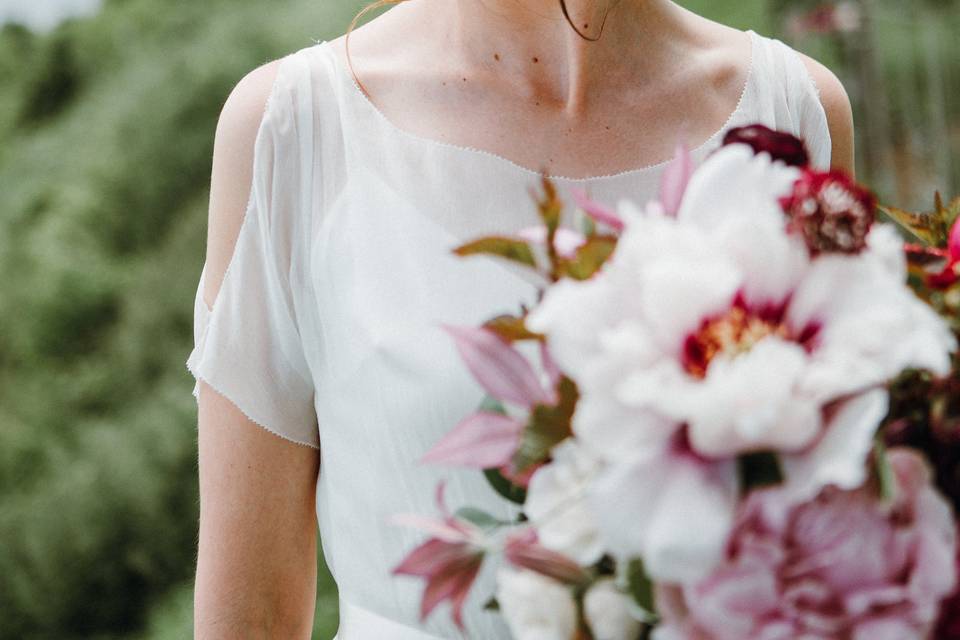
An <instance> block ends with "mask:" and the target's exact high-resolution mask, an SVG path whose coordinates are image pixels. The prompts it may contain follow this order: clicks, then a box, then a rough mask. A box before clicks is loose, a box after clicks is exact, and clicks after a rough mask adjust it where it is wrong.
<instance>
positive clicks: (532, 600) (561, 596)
mask: <svg viewBox="0 0 960 640" xmlns="http://www.w3.org/2000/svg"><path fill="white" fill-rule="evenodd" d="M496 597H497V602H498V603H499V605H500V612H501V613H502V614H503V617H504V619H505V620H506V622H507V626H509V627H510V633H511V635H512V636H513V638H514V640H573V638H574V637H575V634H576V632H577V605H576V602H574V600H573V594H572V592H571V590H570V587H568V586H566V585H564V584H562V583H560V582H557V581H556V580H553V579H552V578H548V577H546V576H544V575H541V574H539V573H536V572H535V571H529V570H527V569H512V568H510V567H507V566H503V567H500V568H499V569H498V570H497V594H496Z"/></svg>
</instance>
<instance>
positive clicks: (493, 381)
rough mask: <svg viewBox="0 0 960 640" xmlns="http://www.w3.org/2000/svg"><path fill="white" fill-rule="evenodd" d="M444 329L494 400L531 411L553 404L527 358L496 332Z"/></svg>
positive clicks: (460, 327) (482, 329) (462, 328)
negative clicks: (537, 406)
mask: <svg viewBox="0 0 960 640" xmlns="http://www.w3.org/2000/svg"><path fill="white" fill-rule="evenodd" d="M441 327H442V328H443V329H444V330H445V331H446V332H447V333H449V334H450V335H451V336H453V339H454V340H455V341H456V344H457V349H458V350H459V351H460V356H461V357H462V358H463V360H464V362H466V364H467V367H468V368H469V369H470V372H471V373H472V374H473V377H474V378H476V379H477V381H478V382H479V383H480V384H481V385H482V386H483V388H484V389H486V391H487V392H488V393H490V395H492V396H493V397H495V398H497V399H499V400H504V401H506V402H512V403H514V404H516V405H519V406H521V407H526V408H528V409H531V408H533V406H534V405H537V404H549V403H550V400H551V394H549V393H548V392H547V391H546V390H545V389H544V388H543V386H542V385H541V384H540V380H539V379H538V378H537V374H536V372H535V371H534V370H533V367H531V366H530V363H529V362H527V361H526V359H525V358H524V357H523V355H522V354H521V353H520V352H519V351H517V350H516V349H514V348H513V346H511V345H510V344H509V343H508V342H507V341H506V340H503V339H502V338H501V337H500V336H498V335H497V334H496V333H494V332H493V331H490V330H489V329H485V328H484V327H470V326H453V325H448V324H442V325H441Z"/></svg>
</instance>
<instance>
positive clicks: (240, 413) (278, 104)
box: [188, 0, 853, 640]
mask: <svg viewBox="0 0 960 640" xmlns="http://www.w3.org/2000/svg"><path fill="white" fill-rule="evenodd" d="M345 45H346V37H344V36H342V37H339V38H336V39H334V40H331V41H324V42H320V43H318V44H316V45H312V46H309V47H306V48H304V49H302V50H300V51H297V52H295V53H293V54H290V55H288V56H285V57H284V58H282V59H281V60H278V61H274V62H271V63H269V64H266V65H264V66H262V67H260V68H258V69H256V70H254V71H252V72H251V73H250V74H249V75H247V76H246V77H245V78H244V79H243V80H242V81H240V83H239V84H238V85H237V86H236V88H235V89H234V90H233V92H232V93H231V95H230V97H229V99H228V100H227V102H226V104H225V106H224V108H223V111H222V114H221V117H220V121H219V124H218V127H217V133H216V142H215V148H214V154H213V174H212V181H211V197H210V217H209V236H208V243H207V257H206V263H205V266H204V271H203V273H202V274H201V282H200V286H199V287H198V293H197V304H196V314H197V316H196V327H197V330H196V338H197V345H196V348H195V349H194V352H193V353H192V354H191V356H190V360H189V361H188V366H189V367H190V369H191V371H192V372H193V373H194V375H195V376H196V377H197V387H196V389H195V393H196V394H197V397H198V402H199V455H200V487H201V515H200V537H199V556H198V565H197V580H196V602H195V605H196V623H195V624H196V637H198V638H201V639H203V640H213V639H219V638H231V639H236V638H246V637H250V638H254V637H255V638H283V639H289V638H307V637H309V634H310V629H311V625H312V617H313V609H314V598H315V579H316V575H315V567H316V552H315V549H316V542H317V541H316V525H315V521H314V518H315V517H317V518H318V519H319V523H320V531H321V536H322V539H323V548H324V553H325V557H326V559H327V562H328V564H329V566H330V567H331V570H332V571H333V573H334V576H335V577H336V579H337V582H338V585H339V590H340V599H341V602H340V618H341V624H340V629H339V632H338V638H339V640H360V639H364V640H365V639H368V638H398V639H400V640H430V639H436V638H455V637H462V636H461V634H460V633H458V632H457V631H456V629H455V628H454V627H453V626H452V624H451V623H450V622H449V621H448V619H447V616H445V615H444V613H443V612H441V613H439V614H435V615H433V616H431V617H430V618H429V619H428V620H427V621H426V622H421V621H419V620H418V615H417V612H418V606H419V598H420V595H421V591H420V590H421V585H420V584H419V583H417V582H415V581H410V580H408V579H404V578H393V577H391V575H390V570H391V569H392V568H393V567H394V566H395V565H396V563H397V562H398V561H399V560H400V559H401V558H402V556H403V555H404V554H405V553H406V552H407V551H409V550H410V549H411V548H412V547H413V546H414V545H415V544H417V543H418V542H419V541H420V540H421V538H420V536H419V535H418V534H416V533H414V532H409V531H406V530H403V529H397V528H393V527H390V526H389V525H388V524H387V523H386V519H387V517H388V516H390V515H391V514H394V513H398V512H414V513H420V514H422V515H433V514H434V513H435V505H434V504H433V500H432V492H433V488H434V486H435V484H436V482H437V481H438V480H439V479H440V478H446V479H447V480H448V482H447V492H446V500H447V503H448V505H449V506H450V507H451V508H456V507H457V506H459V505H461V504H466V503H469V504H471V505H480V506H485V507H486V508H487V509H488V511H490V512H492V513H494V514H495V515H497V514H500V515H502V516H503V517H509V516H510V515H511V514H510V513H508V510H507V507H505V506H504V505H502V504H500V502H499V501H498V500H497V499H496V498H494V496H493V494H492V493H491V492H490V490H489V489H488V488H487V487H486V486H485V484H484V480H483V478H482V477H480V474H478V473H474V472H466V471H464V472H461V471H456V470H449V469H438V468H431V467H426V466H422V465H418V464H417V460H418V459H419V457H420V456H421V455H422V454H423V453H424V452H425V451H426V450H427V449H428V448H429V447H430V445H432V444H433V443H434V442H436V441H437V439H439V437H440V436H442V435H443V434H445V433H446V432H447V431H448V430H449V429H450V428H451V427H452V426H453V425H454V424H455V423H456V422H457V421H458V420H459V419H460V418H462V417H463V416H464V415H466V414H467V413H469V412H470V411H472V410H473V409H474V408H475V406H476V404H477V402H478V401H479V400H480V398H481V397H482V390H481V389H480V388H479V387H478V386H477V385H476V384H475V383H474V381H473V380H472V379H471V378H470V376H469V373H468V372H467V371H466V368H465V367H464V366H463V365H462V363H461V362H460V361H459V358H458V356H457V354H456V352H455V350H454V347H453V345H452V343H451V340H450V339H449V336H447V335H446V334H445V333H443V332H442V331H441V330H440V329H439V327H438V324H439V323H440V322H446V323H449V324H476V323H479V322H482V321H483V320H485V319H487V318H489V317H491V316H493V315H496V313H498V312H503V311H516V310H517V309H518V307H517V306H507V307H505V306H504V305H519V303H520V302H523V301H525V302H527V303H530V302H532V301H533V300H534V294H535V292H536V284H537V283H536V282H535V281H533V280H530V279H528V276H527V274H525V273H523V272H522V271H521V270H520V269H518V268H514V267H512V266H511V265H509V264H507V263H504V262H499V261H497V260H493V259H487V258H471V259H460V258H456V257H454V256H451V254H450V249H451V248H452V247H454V246H456V245H457V244H459V243H461V242H463V241H465V240H467V239H469V238H473V237H476V236H479V235H483V234H485V233H490V232H499V233H504V232H509V231H515V230H518V229H520V228H522V227H524V226H528V225H530V224H534V223H535V222H536V221H537V219H536V214H535V209H534V207H533V203H532V200H531V197H530V195H529V192H528V189H529V187H530V186H532V185H537V184H538V179H537V171H538V170H540V169H543V170H545V171H546V172H547V173H548V174H550V175H551V176H554V178H555V180H556V183H557V184H558V186H559V187H560V189H561V190H562V191H561V194H562V195H563V196H565V197H566V196H567V195H568V191H567V190H568V189H569V187H572V186H579V187H582V188H585V189H586V190H587V191H588V192H589V193H590V194H591V196H592V197H594V198H595V199H597V200H600V201H603V202H608V203H613V202H615V200H616V199H617V198H618V197H620V196H625V197H632V198H634V199H637V200H639V201H645V200H646V199H647V198H649V197H650V196H652V195H653V194H654V192H655V189H656V186H657V183H658V180H659V175H660V173H661V171H662V169H663V167H664V165H665V163H666V161H667V160H668V159H669V158H670V157H671V156H672V155H673V151H674V148H675V146H676V144H677V143H678V141H683V142H685V143H687V144H688V146H689V147H691V148H692V149H693V154H694V157H695V159H696V160H701V159H702V158H703V157H705V155H706V154H707V153H709V151H711V150H712V149H713V148H715V146H716V145H718V144H719V143H720V140H721V138H722V135H721V134H722V133H723V132H724V131H725V130H726V129H727V128H728V127H731V126H736V125H741V124H747V123H751V122H758V121H760V122H764V123H765V124H767V125H769V126H772V127H776V128H780V129H788V130H791V131H793V132H794V133H798V134H800V135H803V136H805V137H806V138H807V142H808V146H809V147H810V151H811V155H812V157H813V159H814V162H815V164H819V165H821V166H824V167H825V166H826V165H832V166H834V167H839V168H844V169H847V170H849V171H850V172H852V171H853V133H852V127H853V124H852V116H851V110H850V104H849V101H848V99H847V96H846V94H845V92H844V90H843V87H842V86H841V84H840V83H839V82H838V80H837V79H836V77H835V76H834V75H833V74H832V73H831V72H830V71H829V70H827V69H826V68H825V67H823V66H822V65H821V64H819V63H818V62H816V61H814V60H812V59H810V58H808V57H806V56H803V55H801V54H799V53H797V52H796V51H794V50H792V49H790V48H788V47H787V46H786V45H784V44H783V43H782V42H780V41H778V40H773V39H770V38H767V37H764V36H760V35H758V34H756V33H754V32H752V31H748V32H743V31H739V30H736V29H732V28H729V27H725V26H722V25H720V24H717V23H714V22H711V21H710V20H707V19H705V18H702V17H700V16H697V15H695V14H693V13H691V12H689V11H687V10H685V9H683V8H681V7H680V6H678V5H676V4H674V3H673V2H670V1H669V0H612V1H609V2H608V0H567V1H566V4H565V5H564V4H563V3H562V2H560V1H559V0H415V1H408V2H403V3H402V4H398V5H397V6H395V7H393V8H392V9H391V10H390V11H387V12H386V13H384V14H383V15H381V16H379V17H377V18H376V19H374V20H372V21H371V22H369V23H367V24H365V25H364V26H362V27H360V28H358V29H356V30H355V31H353V33H352V35H350V46H349V56H348V55H347V53H348V52H347V47H346V46H345ZM354 72H355V75H354ZM248 196H249V197H248ZM228 266H229V269H228ZM321 443H322V447H321ZM321 458H322V462H321ZM315 514H316V515H315ZM490 579H491V575H490V574H489V573H486V574H481V578H480V581H479V583H478V584H477V585H476V586H475V587H474V589H473V592H472V593H471V596H470V599H469V600H468V603H467V612H468V613H467V615H466V626H467V629H468V631H469V632H470V636H471V637H474V638H506V637H508V635H507V632H506V629H505V626H504V625H503V623H502V622H501V621H500V620H499V619H498V618H497V617H496V615H494V614H491V613H489V612H485V611H483V610H482V604H483V601H484V600H485V598H486V597H488V596H489V595H490V592H491V587H492V583H491V581H490ZM441 609H442V608H441Z"/></svg>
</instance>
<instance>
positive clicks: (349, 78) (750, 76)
mask: <svg viewBox="0 0 960 640" xmlns="http://www.w3.org/2000/svg"><path fill="white" fill-rule="evenodd" d="M744 33H747V34H748V35H749V36H750V61H749V64H748V66H747V74H746V78H745V79H744V82H743V87H742V89H741V91H740V98H739V99H738V100H737V104H736V106H735V107H734V109H733V111H732V112H731V113H730V115H729V116H728V117H727V119H726V121H725V122H724V123H723V126H721V127H720V128H719V129H718V130H717V131H715V132H714V133H713V134H712V135H711V136H710V137H708V138H707V139H706V140H704V141H703V142H702V143H700V144H699V145H697V146H696V147H695V148H693V149H690V153H691V154H692V155H697V154H699V153H701V152H702V151H703V150H704V149H705V148H706V147H707V146H708V145H709V144H710V143H711V142H713V141H714V140H716V139H717V138H718V137H719V136H720V135H721V134H723V133H724V132H725V131H726V130H727V128H728V127H729V126H730V124H731V123H732V122H733V120H734V119H735V118H736V117H737V114H739V113H740V111H741V110H742V109H743V105H744V102H745V100H746V96H747V92H748V90H749V89H750V86H751V85H752V84H753V82H754V76H755V75H756V66H757V50H758V47H759V45H758V43H757V39H758V38H759V34H757V33H756V32H755V31H754V30H753V29H747V30H745V32H744ZM318 46H320V47H322V48H324V49H325V50H326V51H327V54H328V55H329V56H330V58H331V59H332V62H333V67H334V69H335V71H336V74H337V76H338V77H339V78H342V79H343V80H345V81H346V82H347V84H349V85H350V87H351V90H350V93H352V94H354V95H355V97H356V98H358V99H359V101H360V102H361V103H363V104H364V105H365V107H366V109H367V110H368V111H370V112H371V113H372V114H373V115H375V116H376V117H377V118H378V119H379V120H380V121H381V122H382V123H383V124H384V125H385V126H386V128H387V129H388V130H389V131H391V132H392V133H394V134H395V135H398V136H402V137H405V138H408V139H410V140H414V141H416V142H417V143H419V144H422V145H426V146H432V147H437V148H447V149H450V150H452V151H456V152H458V153H463V154H470V155H477V156H486V157H488V158H492V159H493V160H494V161H496V162H498V163H500V164H501V165H502V166H504V167H507V168H509V169H512V170H514V171H518V172H520V173H523V174H526V175H528V176H531V177H537V178H539V177H540V176H541V175H542V173H541V172H540V171H537V170H535V169H531V168H530V167H527V166H525V165H522V164H520V163H518V162H515V161H513V160H511V159H510V158H507V157H506V156H503V155H500V154H499V153H496V152H493V151H490V150H487V149H481V148H479V147H473V146H470V145H462V144H455V143H453V142H446V141H444V140H437V139H435V138H430V137H428V136H424V135H420V134H417V133H413V132H412V131H408V130H406V129H403V128H401V127H399V126H398V125H396V124H394V123H393V121H392V120H390V119H389V118H388V117H387V116H386V114H384V113H383V111H381V110H380V108H379V107H377V105H375V104H374V103H373V101H372V100H370V98H369V97H368V96H367V95H366V94H365V93H364V92H363V89H361V88H360V85H359V84H357V81H356V79H355V78H354V77H353V75H352V74H351V73H350V71H349V69H347V68H346V67H345V66H344V65H343V64H342V63H341V61H340V58H339V57H338V55H337V53H336V51H334V50H333V46H332V44H331V42H330V41H329V40H321V41H320V42H319V43H318ZM672 160H673V158H668V159H666V160H661V161H660V162H657V163H654V164H648V165H645V166H642V167H635V168H632V169H624V170H623V171H617V172H614V173H606V174H603V175H594V176H585V177H579V178H574V177H570V176H562V175H555V174H546V177H547V178H549V179H550V180H554V181H558V182H568V183H586V182H593V181H598V180H607V179H610V178H619V177H627V176H637V175H643V174H645V173H648V172H650V171H653V170H654V169H659V168H662V167H665V166H666V165H668V164H669V163H670V162H672Z"/></svg>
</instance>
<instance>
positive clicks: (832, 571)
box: [654, 448, 957, 640]
mask: <svg viewBox="0 0 960 640" xmlns="http://www.w3.org/2000/svg"><path fill="white" fill-rule="evenodd" d="M889 460H890V464H891V466H892V468H893V475H894V478H895V485H896V491H895V498H894V499H893V501H892V502H890V503H884V502H883V501H881V500H880V499H879V498H878V497H877V493H876V489H875V488H872V487H863V488H860V489H857V490H853V491H843V490H840V489H837V488H836V487H833V486H830V487H827V488H825V489H824V490H823V491H822V492H821V493H820V494H819V495H818V496H817V497H816V498H815V499H814V500H812V501H810V502H807V503H804V504H801V505H798V506H794V507H792V508H791V507H786V506H785V504H786V501H785V500H784V499H783V496H782V495H780V494H781V491H780V490H779V489H767V490H763V491H756V492H753V493H752V494H751V495H750V496H749V497H748V498H747V501H746V502H745V503H744V505H743V506H742V509H741V511H740V513H739V517H738V523H737V525H736V527H735V528H734V531H733V534H732V535H731V538H730V541H729V545H728V550H727V558H726V560H725V562H724V563H723V564H722V565H720V566H719V567H718V568H717V569H716V570H715V571H713V572H712V573H711V574H710V575H709V576H707V577H706V578H705V579H703V580H701V581H699V582H696V583H693V584H689V585H684V586H676V585H661V586H660V587H659V589H658V598H657V602H658V608H659V610H660V613H661V614H662V616H663V618H664V624H663V625H662V626H661V627H660V628H658V630H657V631H656V633H655V635H654V638H655V640H679V639H683V640H753V639H761V638H762V639H764V640H774V639H783V640H788V639H791V638H823V639H826V638H830V639H832V640H897V639H902V638H923V637H927V636H928V634H929V633H930V631H931V629H932V626H933V625H934V623H935V622H936V620H937V615H938V608H939V605H940V602H941V600H942V599H943V598H945V597H946V596H947V595H948V594H949V593H950V592H951V591H952V590H953V588H954V586H955V585H956V580H957V575H956V573H957V572H956V565H955V564H954V557H955V553H956V547H957V541H956V529H955V525H954V522H953V518H952V514H951V510H950V507H949V505H948V504H947V502H946V501H945V500H944V499H943V498H942V497H941V496H940V495H939V494H938V493H937V492H936V491H935V490H934V488H933V486H932V485H931V472H930V470H929V468H928V466H927V464H926V462H925V461H924V459H923V458H922V457H921V456H920V455H919V454H917V453H916V452H913V451H912V450H909V449H905V448H904V449H894V450H891V452H890V454H889Z"/></svg>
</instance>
